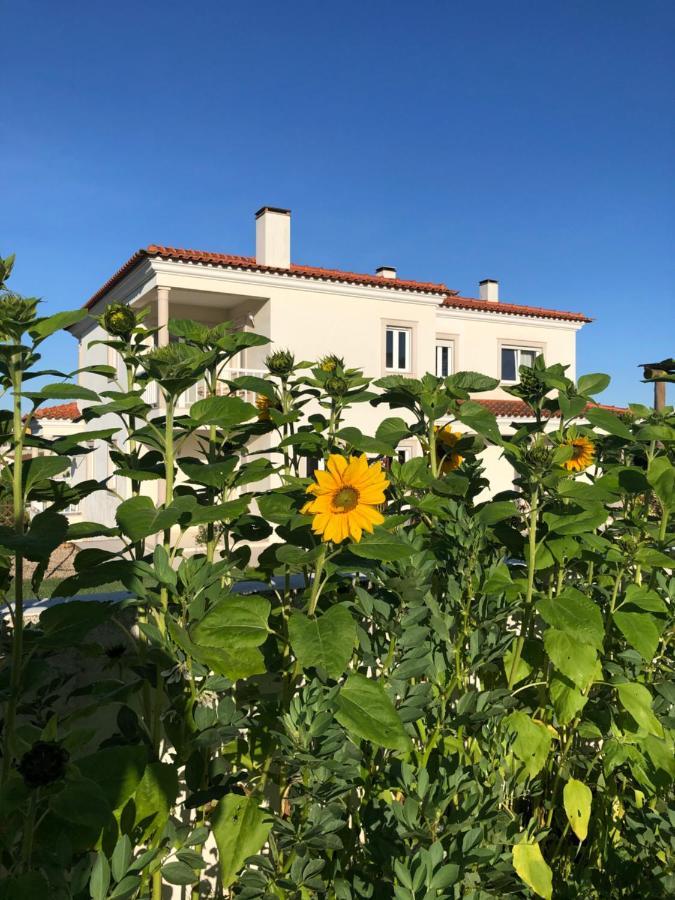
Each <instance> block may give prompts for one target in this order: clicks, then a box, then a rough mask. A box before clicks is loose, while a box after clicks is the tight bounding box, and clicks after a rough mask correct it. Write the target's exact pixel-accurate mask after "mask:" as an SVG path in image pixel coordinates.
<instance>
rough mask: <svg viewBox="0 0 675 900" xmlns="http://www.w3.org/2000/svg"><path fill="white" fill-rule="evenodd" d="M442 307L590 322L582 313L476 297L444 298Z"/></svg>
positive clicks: (454, 296)
mask: <svg viewBox="0 0 675 900" xmlns="http://www.w3.org/2000/svg"><path fill="white" fill-rule="evenodd" d="M443 306H446V307H448V308H452V309H470V310H476V311H480V312H491V313H500V314H501V315H503V316H506V315H512V316H530V317H531V318H536V319H563V320H565V321H568V322H592V321H593V319H589V317H588V316H585V315H584V314H583V313H576V312H565V311H564V310H559V309H545V308H544V307H542V306H521V305H520V304H519V303H502V302H501V301H499V302H497V301H490V300H479V299H478V298H477V297H460V296H459V295H456V294H455V295H453V296H452V297H446V298H445V300H444V301H443Z"/></svg>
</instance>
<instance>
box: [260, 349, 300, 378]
mask: <svg viewBox="0 0 675 900" xmlns="http://www.w3.org/2000/svg"><path fill="white" fill-rule="evenodd" d="M265 365H266V366H267V368H268V369H269V371H270V372H271V374H272V375H290V373H291V372H292V371H293V366H294V365H295V357H294V356H293V354H292V353H291V351H290V350H276V351H275V352H274V353H270V355H269V356H268V357H267V359H266V360H265Z"/></svg>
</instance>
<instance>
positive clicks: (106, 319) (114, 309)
mask: <svg viewBox="0 0 675 900" xmlns="http://www.w3.org/2000/svg"><path fill="white" fill-rule="evenodd" d="M103 327H104V328H105V330H106V331H107V332H108V334H112V335H114V337H120V338H124V339H126V340H128V339H129V338H130V337H131V333H132V332H133V330H134V328H135V327H136V313H135V312H134V311H133V309H131V307H129V306H125V305H124V304H123V303H111V304H110V306H109V307H108V308H107V309H106V311H105V313H104V314H103Z"/></svg>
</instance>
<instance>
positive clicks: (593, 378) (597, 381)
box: [577, 372, 612, 397]
mask: <svg viewBox="0 0 675 900" xmlns="http://www.w3.org/2000/svg"><path fill="white" fill-rule="evenodd" d="M611 380H612V379H611V378H610V377H609V375H605V374H603V373H601V372H597V373H594V374H593V375H580V376H579V380H578V381H577V391H578V392H579V393H580V394H583V395H584V396H585V397H591V396H593V394H600V393H602V391H604V390H605V389H606V388H608V387H609V383H610V381H611Z"/></svg>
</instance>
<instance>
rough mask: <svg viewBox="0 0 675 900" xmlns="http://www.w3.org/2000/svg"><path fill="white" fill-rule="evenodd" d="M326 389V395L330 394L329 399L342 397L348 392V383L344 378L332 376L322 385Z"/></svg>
mask: <svg viewBox="0 0 675 900" xmlns="http://www.w3.org/2000/svg"><path fill="white" fill-rule="evenodd" d="M324 387H325V388H326V393H327V394H330V396H331V397H344V395H345V394H346V393H347V391H348V390H349V383H348V381H347V380H346V378H341V377H340V376H339V375H333V377H332V378H329V379H328V381H326V384H325V385H324Z"/></svg>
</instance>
